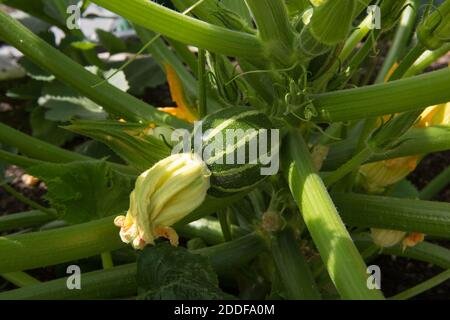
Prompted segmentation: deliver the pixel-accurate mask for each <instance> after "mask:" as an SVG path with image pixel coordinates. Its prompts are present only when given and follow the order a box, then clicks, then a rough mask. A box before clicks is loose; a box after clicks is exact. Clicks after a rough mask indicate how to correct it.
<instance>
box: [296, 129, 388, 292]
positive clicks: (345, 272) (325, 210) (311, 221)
mask: <svg viewBox="0 0 450 320" xmlns="http://www.w3.org/2000/svg"><path fill="white" fill-rule="evenodd" d="M289 148H290V155H291V157H292V160H293V163H292V164H291V166H290V168H289V178H288V181H289V186H290V188H291V192H292V195H293V196H294V199H295V200H296V202H297V204H298V206H299V208H300V210H301V212H302V215H303V219H304V220H305V223H306V226H307V227H308V230H309V232H310V234H311V236H312V238H313V240H314V243H315V245H316V246H317V248H318V249H319V252H320V255H321V257H322V260H323V262H324V264H325V266H326V268H327V270H328V273H329V275H330V277H331V280H332V281H333V283H334V285H335V286H336V288H337V290H338V292H339V294H340V295H341V296H342V298H344V299H382V298H383V296H382V294H381V293H380V292H379V291H373V290H369V289H368V288H367V284H366V281H367V273H366V271H367V267H366V265H365V263H364V261H363V259H362V258H361V255H360V254H359V252H358V250H357V249H356V247H355V245H354V244H353V241H352V239H351V237H350V234H349V233H348V231H347V229H346V228H345V226H344V224H343V222H342V220H341V219H340V217H339V214H338V212H337V210H336V207H335V206H334V204H333V202H332V200H331V198H330V196H329V194H328V192H327V190H326V188H325V186H324V184H323V182H322V180H321V179H320V177H319V175H318V174H317V172H316V170H315V168H314V164H313V162H312V159H311V157H310V153H309V150H308V147H307V146H306V144H305V142H304V140H303V137H302V136H301V134H299V133H298V132H295V133H292V134H291V136H290V137H289Z"/></svg>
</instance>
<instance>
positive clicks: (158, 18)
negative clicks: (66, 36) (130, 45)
mask: <svg viewBox="0 0 450 320" xmlns="http://www.w3.org/2000/svg"><path fill="white" fill-rule="evenodd" d="M92 2H94V3H96V4H98V5H99V6H102V7H104V8H105V9H108V10H110V11H112V12H115V13H117V14H119V15H121V16H122V17H124V18H126V19H129V20H131V21H132V22H134V23H136V24H139V25H141V26H143V27H146V28H148V29H150V30H153V31H155V32H158V33H161V34H162V35H165V36H167V37H169V38H172V39H175V40H178V41H180V42H183V43H186V44H191V45H194V46H197V47H200V48H204V49H207V50H209V51H212V52H216V53H220V54H224V55H229V56H237V57H246V58H249V59H261V58H262V54H263V50H262V46H261V43H260V41H259V40H258V39H257V38H256V37H255V36H252V35H249V34H247V33H243V32H236V31H231V30H228V29H225V28H222V27H219V26H216V25H212V24H208V23H206V22H203V21H200V20H197V19H194V18H191V17H188V16H185V15H182V14H180V13H178V12H176V11H173V10H170V9H168V8H166V7H164V6H161V5H158V4H156V3H154V2H152V1H145V0H128V1H127V2H126V4H125V3H124V2H123V0H93V1H92Z"/></svg>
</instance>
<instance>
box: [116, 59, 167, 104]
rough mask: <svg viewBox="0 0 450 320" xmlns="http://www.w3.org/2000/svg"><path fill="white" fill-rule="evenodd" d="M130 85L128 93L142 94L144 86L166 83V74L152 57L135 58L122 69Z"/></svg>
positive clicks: (153, 86)
mask: <svg viewBox="0 0 450 320" xmlns="http://www.w3.org/2000/svg"><path fill="white" fill-rule="evenodd" d="M124 72H125V76H126V78H127V80H128V83H129V85H130V91H129V92H130V93H131V94H133V95H137V96H142V95H143V94H144V91H145V89H146V88H155V87H157V86H160V85H162V84H164V83H166V81H167V79H166V74H165V73H164V71H163V70H162V69H161V67H160V66H159V64H157V63H156V61H155V60H153V59H152V58H143V59H136V60H134V61H133V62H132V63H130V64H129V65H128V66H127V67H126V68H125V70H124Z"/></svg>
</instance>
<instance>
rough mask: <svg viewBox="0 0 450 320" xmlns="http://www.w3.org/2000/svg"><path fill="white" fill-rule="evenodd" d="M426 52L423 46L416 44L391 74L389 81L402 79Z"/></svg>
mask: <svg viewBox="0 0 450 320" xmlns="http://www.w3.org/2000/svg"><path fill="white" fill-rule="evenodd" d="M425 51H426V48H425V46H423V45H421V44H420V43H418V44H417V45H416V46H415V47H414V48H413V49H411V51H410V52H409V53H408V54H407V55H406V57H405V58H404V59H403V60H402V62H401V63H400V65H399V66H398V67H397V69H395V71H394V73H393V74H392V76H391V78H390V80H391V81H395V80H398V79H401V78H403V76H404V75H405V73H406V71H408V69H409V68H410V67H411V66H412V65H413V64H414V62H415V61H416V60H417V59H419V58H420V56H421V55H422V54H423V53H424V52H425Z"/></svg>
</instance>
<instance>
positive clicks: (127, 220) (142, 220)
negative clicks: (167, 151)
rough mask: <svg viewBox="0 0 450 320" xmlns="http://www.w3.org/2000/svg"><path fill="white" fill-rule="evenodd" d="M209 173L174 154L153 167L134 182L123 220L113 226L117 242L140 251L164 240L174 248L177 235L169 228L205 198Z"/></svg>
mask: <svg viewBox="0 0 450 320" xmlns="http://www.w3.org/2000/svg"><path fill="white" fill-rule="evenodd" d="M209 176H210V172H209V170H208V168H207V167H206V164H205V163H204V162H203V161H202V160H201V159H199V158H198V157H197V156H196V155H194V154H190V153H183V154H175V155H172V156H170V157H167V158H165V159H163V160H161V161H159V162H158V163H156V164H155V165H154V166H153V167H152V168H151V169H149V170H147V171H145V172H144V173H142V174H141V175H140V176H139V177H138V179H137V180H136V185H135V189H134V190H133V192H132V193H131V195H130V208H129V210H128V212H127V214H126V216H119V217H117V218H116V219H115V220H114V223H115V224H116V225H117V226H118V227H120V228H121V229H120V238H121V239H122V241H123V242H125V243H131V244H132V246H133V247H134V248H135V249H142V248H143V247H144V246H145V245H147V244H154V240H155V239H156V238H159V237H164V238H167V239H169V240H170V243H171V244H172V245H174V246H176V245H178V235H177V233H176V232H175V230H173V229H172V228H171V227H170V226H171V225H173V224H174V223H176V222H178V221H180V220H181V219H183V218H184V217H185V216H187V215H188V214H189V213H191V212H192V211H193V210H195V209H196V208H197V207H199V206H200V205H201V204H202V202H203V201H204V199H205V197H206V192H207V191H208V188H209Z"/></svg>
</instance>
